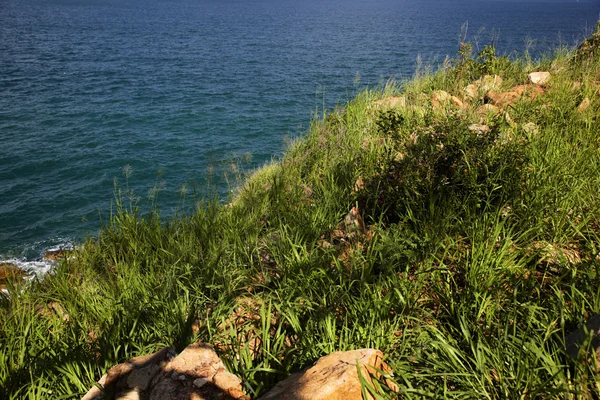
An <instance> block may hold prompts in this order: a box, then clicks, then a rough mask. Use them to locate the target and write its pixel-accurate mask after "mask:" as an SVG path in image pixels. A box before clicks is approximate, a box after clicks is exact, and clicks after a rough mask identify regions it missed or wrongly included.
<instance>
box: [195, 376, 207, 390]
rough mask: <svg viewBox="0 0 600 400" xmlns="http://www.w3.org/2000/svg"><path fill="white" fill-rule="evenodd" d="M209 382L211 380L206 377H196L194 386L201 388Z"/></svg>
mask: <svg viewBox="0 0 600 400" xmlns="http://www.w3.org/2000/svg"><path fill="white" fill-rule="evenodd" d="M208 382H210V381H209V380H208V379H206V378H197V379H194V382H193V383H194V386H196V387H197V388H201V387H202V386H204V385H206V384H207V383H208Z"/></svg>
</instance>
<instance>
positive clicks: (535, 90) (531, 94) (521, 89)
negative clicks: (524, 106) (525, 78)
mask: <svg viewBox="0 0 600 400" xmlns="http://www.w3.org/2000/svg"><path fill="white" fill-rule="evenodd" d="M544 93H545V91H544V89H543V88H541V87H540V86H538V85H517V86H514V87H513V88H512V89H510V90H508V91H506V92H496V91H495V90H493V89H492V90H489V91H488V92H487V93H486V95H485V98H486V100H487V101H489V102H490V103H491V104H493V105H495V106H498V107H501V108H504V107H506V106H509V105H511V104H513V103H515V102H516V101H518V100H520V99H522V98H527V99H529V100H533V99H535V98H536V97H537V96H539V95H541V94H544Z"/></svg>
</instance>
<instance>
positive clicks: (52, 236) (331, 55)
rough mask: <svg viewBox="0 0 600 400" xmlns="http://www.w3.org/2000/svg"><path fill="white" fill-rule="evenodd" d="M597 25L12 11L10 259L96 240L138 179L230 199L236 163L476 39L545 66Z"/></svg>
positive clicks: (291, 10) (484, 9)
mask: <svg viewBox="0 0 600 400" xmlns="http://www.w3.org/2000/svg"><path fill="white" fill-rule="evenodd" d="M599 15H600V4H599V2H597V1H594V2H587V3H586V2H583V1H581V2H568V3H567V2H552V3H546V2H494V1H487V2H481V1H435V0H432V1H418V0H372V1H367V0H362V1H361V0H325V1H320V0H302V1H300V0H298V1H293V0H255V1H241V0H239V1H238V0H219V1H208V0H171V1H168V0H165V1H153V0H147V1H140V0H137V1H136V0H132V1H127V0H125V1H112V2H111V1H108V2H107V1H99V0H98V1H95V0H85V1H83V0H0V258H14V257H16V258H24V259H36V258H39V257H40V256H41V254H42V253H43V250H44V249H45V248H48V247H52V246H56V245H60V244H62V243H67V242H77V241H80V240H81V239H82V238H84V237H86V236H88V235H94V234H96V233H97V231H98V229H99V227H100V215H104V216H105V215H106V214H107V213H108V212H109V211H110V206H111V200H112V199H113V198H114V193H113V189H114V182H115V179H117V180H118V184H119V185H121V187H125V185H126V184H127V183H126V180H125V177H124V176H123V169H124V168H126V169H128V170H129V171H130V176H129V178H128V185H129V187H130V188H132V189H133V190H134V191H135V193H136V195H137V196H138V197H139V198H140V199H141V201H142V202H147V199H148V196H149V194H150V192H151V191H152V188H153V187H155V186H157V187H158V188H159V189H160V190H159V194H158V203H159V205H160V208H161V210H162V211H163V213H166V214H169V213H173V212H174V210H175V209H176V208H177V207H178V205H179V204H180V202H181V192H182V190H181V189H182V187H184V186H185V187H186V188H187V191H188V194H187V198H188V200H189V199H190V198H193V193H194V191H195V193H196V196H197V197H202V196H203V195H205V194H207V192H208V189H207V188H208V183H209V182H210V183H211V184H213V187H214V185H216V190H217V191H219V192H220V194H221V196H223V197H225V196H226V194H227V190H228V186H227V183H226V181H225V180H224V179H222V178H220V177H221V176H222V174H223V172H225V171H226V170H228V168H229V166H230V165H231V163H232V162H236V160H237V161H238V162H240V161H239V159H240V158H242V159H244V160H245V161H242V162H241V165H242V166H243V167H245V168H247V169H249V168H253V167H256V166H260V165H262V164H263V163H265V162H266V161H268V160H270V159H271V158H272V157H277V156H279V155H281V153H282V151H283V149H284V146H285V143H286V141H287V139H288V138H290V137H296V136H298V135H301V134H302V132H304V131H305V130H306V129H307V128H308V126H309V121H310V118H311V115H313V114H314V113H315V112H317V111H318V112H322V109H323V107H325V108H329V109H331V108H333V107H334V106H335V104H337V103H340V102H345V101H347V100H348V99H350V98H352V97H353V96H354V94H355V93H356V92H357V91H358V90H360V89H361V88H363V87H365V86H375V85H377V84H380V83H382V82H385V81H386V80H388V79H389V78H395V79H399V80H401V79H406V78H409V77H410V76H411V75H412V74H413V73H414V70H415V66H416V58H417V56H418V55H420V57H421V58H422V59H423V60H424V61H425V62H434V63H436V62H441V61H442V60H443V59H444V56H445V55H446V54H449V55H454V54H455V53H456V49H457V44H458V38H459V34H460V31H461V26H463V25H465V24H466V23H468V31H467V33H468V37H469V38H470V39H472V40H476V41H478V43H480V44H481V45H485V44H487V43H489V42H490V40H491V38H492V37H494V38H496V43H497V47H498V49H499V51H500V52H501V53H510V52H513V51H516V52H522V51H524V50H525V48H526V47H527V46H531V43H532V42H533V43H535V45H534V46H533V47H531V48H532V50H533V52H534V53H536V52H537V53H538V54H539V52H541V51H546V50H548V49H549V48H552V47H553V46H556V45H558V44H559V43H563V44H568V45H574V44H575V43H577V42H578V41H580V40H581V39H582V38H583V37H584V36H585V35H587V34H589V33H590V32H591V31H592V30H593V27H594V26H595V23H596V21H597V19H598V17H599ZM484 28H485V29H484ZM527 43H530V44H529V45H528V44H527ZM247 154H250V155H251V158H249V157H245V156H244V155H247ZM126 166H128V167H126ZM188 204H189V202H188Z"/></svg>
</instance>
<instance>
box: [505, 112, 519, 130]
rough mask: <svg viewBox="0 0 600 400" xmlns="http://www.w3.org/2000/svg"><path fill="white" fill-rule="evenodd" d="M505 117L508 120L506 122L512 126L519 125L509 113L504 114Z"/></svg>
mask: <svg viewBox="0 0 600 400" xmlns="http://www.w3.org/2000/svg"><path fill="white" fill-rule="evenodd" d="M504 119H505V120H506V123H507V124H508V125H509V126H510V127H511V128H516V127H517V123H516V122H515V121H514V120H513V119H512V117H511V116H510V114H509V113H505V114H504Z"/></svg>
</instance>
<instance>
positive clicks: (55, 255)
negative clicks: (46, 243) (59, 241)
mask: <svg viewBox="0 0 600 400" xmlns="http://www.w3.org/2000/svg"><path fill="white" fill-rule="evenodd" d="M72 255H73V250H72V249H67V248H62V247H61V248H59V249H51V250H46V252H45V253H44V260H48V261H59V260H62V259H67V258H69V257H71V256H72Z"/></svg>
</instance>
